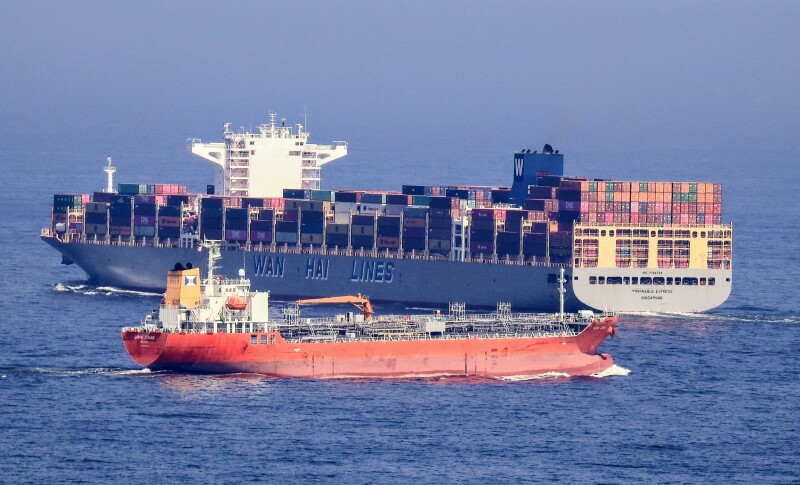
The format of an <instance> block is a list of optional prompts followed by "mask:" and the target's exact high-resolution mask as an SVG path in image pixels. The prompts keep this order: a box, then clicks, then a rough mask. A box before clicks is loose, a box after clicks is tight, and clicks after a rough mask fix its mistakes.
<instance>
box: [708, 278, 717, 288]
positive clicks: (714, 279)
mask: <svg viewBox="0 0 800 485" xmlns="http://www.w3.org/2000/svg"><path fill="white" fill-rule="evenodd" d="M716 284H717V279H716V278H709V279H708V286H714V285H716Z"/></svg>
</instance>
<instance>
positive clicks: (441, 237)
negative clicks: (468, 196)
mask: <svg viewBox="0 0 800 485" xmlns="http://www.w3.org/2000/svg"><path fill="white" fill-rule="evenodd" d="M454 201H455V203H456V204H458V199H453V198H451V197H439V196H434V197H431V198H430V211H429V213H428V251H432V252H438V253H449V252H450V248H451V244H452V240H453V216H452V212H451V211H452V209H453V203H454Z"/></svg>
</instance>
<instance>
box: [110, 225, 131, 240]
mask: <svg viewBox="0 0 800 485" xmlns="http://www.w3.org/2000/svg"><path fill="white" fill-rule="evenodd" d="M108 233H109V235H111V236H121V237H130V236H131V226H130V225H126V226H109V228H108Z"/></svg>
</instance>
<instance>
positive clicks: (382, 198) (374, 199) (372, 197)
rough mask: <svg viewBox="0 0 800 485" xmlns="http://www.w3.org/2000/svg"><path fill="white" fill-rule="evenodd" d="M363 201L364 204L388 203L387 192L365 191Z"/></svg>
mask: <svg viewBox="0 0 800 485" xmlns="http://www.w3.org/2000/svg"><path fill="white" fill-rule="evenodd" d="M361 203H362V204H378V205H382V204H385V203H386V194H381V193H364V194H361Z"/></svg>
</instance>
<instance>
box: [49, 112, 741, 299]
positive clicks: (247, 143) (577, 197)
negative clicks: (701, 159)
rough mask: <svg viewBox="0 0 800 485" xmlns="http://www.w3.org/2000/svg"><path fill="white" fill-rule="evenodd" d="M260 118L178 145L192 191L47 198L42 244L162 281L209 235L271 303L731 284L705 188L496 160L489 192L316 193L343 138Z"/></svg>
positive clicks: (523, 155) (727, 247)
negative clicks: (325, 138)
mask: <svg viewBox="0 0 800 485" xmlns="http://www.w3.org/2000/svg"><path fill="white" fill-rule="evenodd" d="M308 138H309V134H308V132H307V131H305V130H304V129H303V127H302V126H301V125H297V126H296V127H287V126H283V124H281V125H280V126H279V125H278V124H277V123H276V121H275V116H274V114H271V116H270V122H269V123H267V124H264V125H261V126H260V127H259V130H258V131H257V132H254V133H251V132H246V131H240V132H233V131H232V130H231V126H230V124H226V125H224V130H223V139H224V141H223V142H212V143H204V142H202V141H201V140H196V139H193V140H189V143H188V148H189V150H190V151H191V153H193V154H194V155H197V156H199V157H201V158H203V159H205V160H208V161H210V162H212V163H213V164H214V166H215V168H216V171H215V183H214V184H210V185H209V186H208V187H207V190H206V193H205V194H190V193H187V190H186V187H185V186H183V185H178V184H128V183H120V184H118V185H117V186H116V187H114V184H113V181H112V176H113V173H114V170H115V168H114V167H112V166H111V162H110V160H109V165H108V166H107V167H106V169H105V170H106V172H107V173H108V178H109V181H108V186H107V188H106V189H105V191H103V192H95V193H94V194H58V195H55V196H54V199H53V209H52V218H51V221H50V225H49V227H46V228H44V229H43V230H42V239H43V240H44V241H46V242H47V243H48V244H50V245H51V246H53V247H54V248H55V249H57V250H58V251H59V252H60V253H61V254H62V262H63V263H65V264H72V263H74V264H76V265H78V266H79V267H80V268H82V269H83V270H84V271H85V272H86V273H87V274H88V276H89V280H90V282H91V283H93V284H97V285H108V286H115V287H120V288H130V289H142V290H156V291H163V289H164V283H163V268H164V267H167V266H172V265H174V263H175V262H182V263H187V262H191V263H192V264H194V265H202V264H203V261H204V258H203V254H202V253H201V252H198V251H197V248H198V247H199V246H200V245H201V243H202V242H203V241H208V240H214V241H221V242H222V245H223V249H222V259H221V261H220V268H221V272H222V274H225V275H228V276H235V275H236V274H237V272H238V269H239V268H241V267H242V264H244V266H245V270H246V272H247V274H248V275H249V276H250V278H251V279H252V284H253V287H254V288H256V289H257V290H259V291H270V292H271V293H272V294H273V295H274V296H277V297H286V298H294V297H324V296H327V295H331V294H339V293H346V294H357V293H362V294H369V295H371V296H372V298H373V300H374V301H395V302H405V303H414V304H422V305H446V304H447V302H450V301H468V302H470V305H473V306H477V307H493V306H495V305H496V302H497V301H498V300H501V299H503V300H506V301H508V302H509V303H511V304H512V305H513V306H514V307H515V308H520V309H528V310H536V311H554V309H555V308H557V307H558V301H559V293H558V285H557V281H558V274H559V270H560V269H561V268H564V269H566V271H567V284H566V288H567V295H566V301H567V303H566V304H567V308H568V309H569V310H570V311H575V310H578V309H583V308H592V309H604V308H609V309H614V310H616V311H624V312H702V311H706V310H709V309H712V308H714V307H716V306H718V305H720V304H722V303H723V302H724V301H725V300H726V299H727V298H728V296H729V295H730V292H731V285H732V231H733V227H732V224H731V223H723V221H722V187H721V186H720V185H719V184H716V183H709V182H653V181H638V182H637V181H612V180H601V179H588V178H583V177H572V176H565V175H564V155H563V154H561V153H558V151H557V150H553V149H552V147H550V146H549V145H545V146H544V148H543V150H542V151H541V152H538V151H534V152H533V153H531V150H529V149H528V150H522V151H520V152H517V153H514V155H513V159H512V160H513V163H512V164H511V166H510V168H511V169H512V170H513V182H512V184H511V185H510V186H507V187H488V186H445V185H426V186H420V185H403V186H402V187H401V188H400V189H401V190H399V191H396V192H382V191H365V190H322V189H321V182H320V167H321V166H322V165H323V164H325V163H328V162H330V161H333V160H335V159H337V158H340V157H342V156H345V155H346V154H347V143H346V142H333V143H332V144H330V145H316V144H309V143H308Z"/></svg>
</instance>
